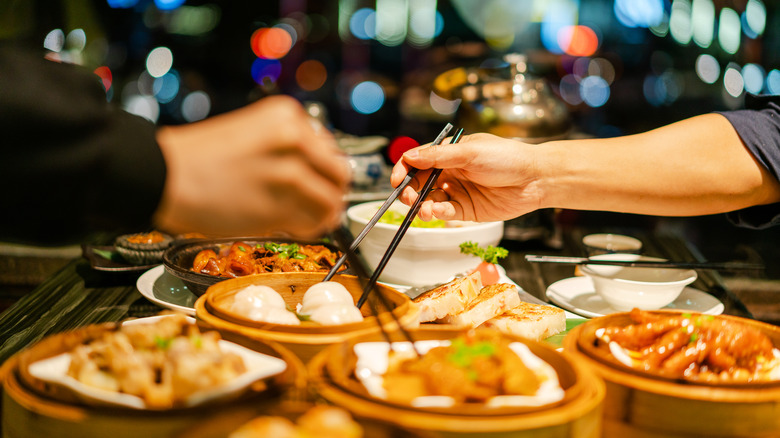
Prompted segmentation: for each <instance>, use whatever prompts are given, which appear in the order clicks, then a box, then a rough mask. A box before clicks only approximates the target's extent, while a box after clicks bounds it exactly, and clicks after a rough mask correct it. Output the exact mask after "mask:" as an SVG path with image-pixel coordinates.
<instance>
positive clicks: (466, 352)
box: [447, 339, 496, 368]
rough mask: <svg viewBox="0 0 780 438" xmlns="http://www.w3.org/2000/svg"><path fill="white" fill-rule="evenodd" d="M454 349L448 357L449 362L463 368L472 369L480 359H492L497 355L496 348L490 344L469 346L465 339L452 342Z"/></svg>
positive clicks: (480, 343) (481, 343)
mask: <svg viewBox="0 0 780 438" xmlns="http://www.w3.org/2000/svg"><path fill="white" fill-rule="evenodd" d="M452 349H453V350H454V351H453V352H452V353H451V354H450V355H449V356H447V360H449V361H450V362H452V363H454V364H455V365H457V366H459V367H461V368H468V367H470V366H471V364H472V363H473V362H474V359H476V358H478V357H490V356H493V355H494V354H495V353H496V346H495V345H493V344H491V343H490V342H476V343H474V344H468V343H466V341H464V340H463V339H455V340H454V341H452Z"/></svg>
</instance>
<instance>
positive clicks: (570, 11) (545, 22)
mask: <svg viewBox="0 0 780 438" xmlns="http://www.w3.org/2000/svg"><path fill="white" fill-rule="evenodd" d="M577 12H578V11H577V7H576V5H572V4H569V3H563V4H556V7H548V8H546V9H545V10H544V16H543V18H542V26H541V30H540V32H541V33H540V37H541V39H542V44H543V45H544V47H545V48H546V49H547V50H549V51H550V52H552V53H557V54H560V53H563V47H561V46H560V44H559V42H558V34H559V33H560V31H561V29H563V28H565V27H568V26H574V25H575V24H577Z"/></svg>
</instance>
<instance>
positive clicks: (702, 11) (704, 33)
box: [691, 0, 715, 48]
mask: <svg viewBox="0 0 780 438" xmlns="http://www.w3.org/2000/svg"><path fill="white" fill-rule="evenodd" d="M691 19H692V20H693V23H692V24H693V42H695V43H696V45H698V46H699V47H704V48H707V47H709V46H710V44H712V39H713V37H714V34H715V4H713V3H712V0H693V5H692V7H691Z"/></svg>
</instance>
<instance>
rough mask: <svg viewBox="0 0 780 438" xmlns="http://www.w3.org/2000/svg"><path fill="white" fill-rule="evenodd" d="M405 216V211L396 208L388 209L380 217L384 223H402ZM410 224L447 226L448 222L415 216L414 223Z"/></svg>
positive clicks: (424, 226)
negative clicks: (395, 209)
mask: <svg viewBox="0 0 780 438" xmlns="http://www.w3.org/2000/svg"><path fill="white" fill-rule="evenodd" d="M405 217H406V215H405V214H404V213H401V212H398V211H394V210H387V211H386V212H385V213H384V214H383V215H382V217H381V218H379V222H380V223H383V224H390V225H401V223H403V221H404V218H405ZM409 226H410V227H415V228H446V227H447V222H445V221H443V220H441V219H435V218H434V219H432V220H430V221H427V222H426V221H424V220H422V219H420V218H419V217H415V218H414V219H412V223H411V224H409Z"/></svg>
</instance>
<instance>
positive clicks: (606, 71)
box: [588, 58, 615, 84]
mask: <svg viewBox="0 0 780 438" xmlns="http://www.w3.org/2000/svg"><path fill="white" fill-rule="evenodd" d="M588 75H593V76H601V77H602V78H604V80H605V81H607V84H612V83H613V82H615V66H614V65H612V63H611V62H609V60H607V59H605V58H595V59H591V60H590V62H588Z"/></svg>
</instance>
